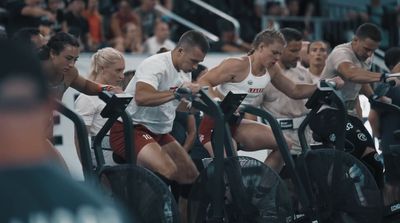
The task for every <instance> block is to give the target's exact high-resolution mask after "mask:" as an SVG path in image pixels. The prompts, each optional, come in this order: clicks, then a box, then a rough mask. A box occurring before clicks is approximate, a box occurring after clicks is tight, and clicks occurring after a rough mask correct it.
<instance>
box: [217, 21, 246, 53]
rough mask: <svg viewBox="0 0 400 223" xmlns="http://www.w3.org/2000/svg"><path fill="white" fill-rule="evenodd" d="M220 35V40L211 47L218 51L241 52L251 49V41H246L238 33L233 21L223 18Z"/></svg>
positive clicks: (220, 23)
mask: <svg viewBox="0 0 400 223" xmlns="http://www.w3.org/2000/svg"><path fill="white" fill-rule="evenodd" d="M219 28H220V35H219V38H220V39H219V41H218V42H216V43H214V44H212V45H211V49H212V50H213V51H216V52H227V53H240V52H248V51H250V49H251V45H250V44H249V43H246V42H244V41H243V40H242V39H240V37H239V36H238V35H237V34H236V32H235V28H234V26H233V25H232V23H231V22H228V21H225V20H221V21H220V22H219Z"/></svg>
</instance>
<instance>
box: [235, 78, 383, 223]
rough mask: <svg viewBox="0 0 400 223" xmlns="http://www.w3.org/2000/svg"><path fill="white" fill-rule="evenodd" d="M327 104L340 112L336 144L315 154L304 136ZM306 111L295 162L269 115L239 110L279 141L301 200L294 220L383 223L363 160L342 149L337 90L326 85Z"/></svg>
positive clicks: (340, 103) (343, 116)
mask: <svg viewBox="0 0 400 223" xmlns="http://www.w3.org/2000/svg"><path fill="white" fill-rule="evenodd" d="M326 104H327V105H331V106H335V107H336V108H337V109H338V116H339V118H338V125H337V131H336V134H335V135H336V143H335V145H334V147H333V148H321V149H317V150H311V149H310V146H309V145H308V143H307V141H306V137H305V134H304V132H305V129H306V126H307V125H308V123H309V121H310V119H311V118H312V117H314V116H315V115H316V113H317V112H318V111H319V109H320V108H321V106H322V105H326ZM306 107H308V108H309V109H311V111H310V113H309V114H308V115H307V116H306V118H305V119H304V120H303V122H302V124H301V125H300V127H299V130H298V132H299V139H300V144H301V147H302V153H301V154H300V156H299V157H298V158H297V159H296V160H295V161H294V160H293V158H292V156H291V155H290V152H289V150H288V147H287V144H286V142H285V141H284V140H282V139H283V134H282V131H281V129H280V126H279V124H278V122H277V121H276V120H275V119H274V117H273V116H272V115H271V114H269V113H268V112H266V111H264V110H260V109H257V108H254V107H251V106H245V107H243V108H242V109H241V111H242V112H247V113H250V114H253V115H256V116H260V117H261V118H263V119H265V120H267V121H268V123H269V124H270V126H271V128H272V131H273V133H274V136H275V138H276V140H277V141H278V145H279V149H280V153H281V155H282V158H283V160H284V161H285V164H286V168H287V170H288V172H289V176H290V179H291V180H292V183H293V184H294V187H295V192H296V194H297V196H298V200H299V205H297V206H295V207H294V209H295V210H296V216H295V218H294V219H293V220H292V221H290V222H319V223H321V222H322V223H331V222H332V223H333V222H335V223H336V222H337V223H339V222H340V223H343V222H345V223H350V222H351V223H353V222H360V223H361V222H363V223H365V222H367V223H378V222H380V221H381V216H382V215H381V213H382V198H381V195H380V191H379V189H378V187H377V185H376V183H375V181H374V178H373V176H372V175H371V174H370V173H369V171H368V169H367V168H366V167H365V166H364V165H363V164H362V163H361V162H360V161H359V160H357V159H356V158H355V157H353V156H352V155H350V154H348V153H346V152H344V151H343V150H344V148H345V137H344V131H343V130H344V128H345V123H346V112H345V106H344V103H343V101H342V100H341V97H340V96H339V94H338V92H336V91H335V90H334V89H333V88H332V87H331V86H330V85H329V84H328V83H326V82H324V81H322V82H321V85H320V87H319V88H318V89H317V90H316V91H315V93H314V94H313V95H312V97H311V98H310V99H309V100H308V102H307V103H306ZM280 139H281V140H280Z"/></svg>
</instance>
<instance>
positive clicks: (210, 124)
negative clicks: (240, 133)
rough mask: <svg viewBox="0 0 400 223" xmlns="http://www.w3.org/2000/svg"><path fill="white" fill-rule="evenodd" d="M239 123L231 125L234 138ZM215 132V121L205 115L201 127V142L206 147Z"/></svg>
mask: <svg viewBox="0 0 400 223" xmlns="http://www.w3.org/2000/svg"><path fill="white" fill-rule="evenodd" d="M238 127H239V123H235V124H229V128H230V130H231V135H232V137H233V136H234V135H235V133H236V130H237V128H238ZM213 130H214V119H213V118H211V117H210V116H208V115H204V117H203V119H202V120H201V122H200V126H199V130H198V131H199V140H200V142H201V143H202V144H203V145H204V144H206V143H208V142H210V141H211V136H212V132H213Z"/></svg>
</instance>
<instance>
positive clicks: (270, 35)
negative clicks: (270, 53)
mask: <svg viewBox="0 0 400 223" xmlns="http://www.w3.org/2000/svg"><path fill="white" fill-rule="evenodd" d="M275 41H277V42H280V43H282V44H283V45H285V44H286V41H285V37H284V36H283V34H282V33H281V32H279V31H278V30H274V29H265V30H263V31H261V32H259V33H258V34H257V35H256V37H254V40H253V43H252V44H251V45H252V49H251V50H250V51H249V52H248V55H251V54H253V53H254V51H255V50H256V49H257V48H258V46H259V45H260V44H261V43H264V44H266V45H270V44H273V43H274V42H275Z"/></svg>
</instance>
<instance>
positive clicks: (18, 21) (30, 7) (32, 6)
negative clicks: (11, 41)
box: [7, 0, 56, 34]
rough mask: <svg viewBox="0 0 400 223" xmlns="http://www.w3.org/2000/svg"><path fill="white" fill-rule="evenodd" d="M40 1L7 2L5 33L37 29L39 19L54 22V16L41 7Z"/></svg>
mask: <svg viewBox="0 0 400 223" xmlns="http://www.w3.org/2000/svg"><path fill="white" fill-rule="evenodd" d="M41 3H42V1H41V0H24V1H9V2H8V3H7V9H8V11H9V13H10V14H9V17H10V19H9V23H8V26H7V32H8V33H9V34H13V33H14V32H16V31H17V30H19V29H20V28H23V27H36V28H37V27H38V26H39V24H40V21H41V19H44V20H48V21H52V22H54V21H55V20H56V18H55V16H54V15H53V14H52V13H50V12H49V11H47V10H45V9H43V8H42V7H41V5H40V4H41Z"/></svg>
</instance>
